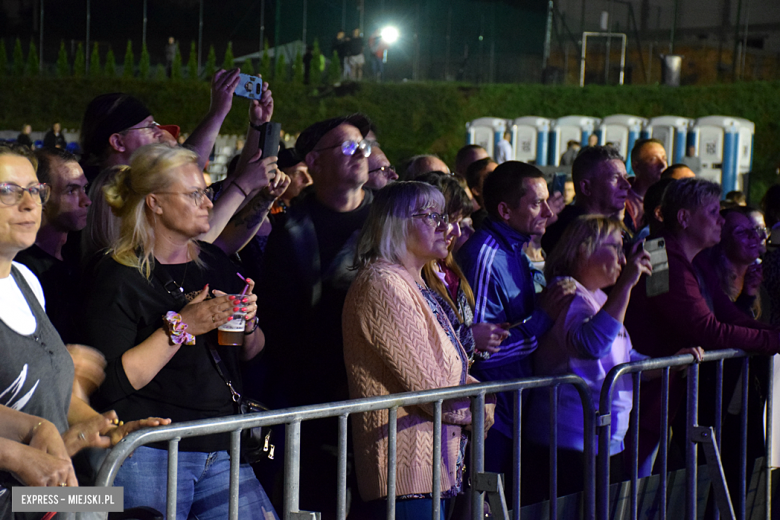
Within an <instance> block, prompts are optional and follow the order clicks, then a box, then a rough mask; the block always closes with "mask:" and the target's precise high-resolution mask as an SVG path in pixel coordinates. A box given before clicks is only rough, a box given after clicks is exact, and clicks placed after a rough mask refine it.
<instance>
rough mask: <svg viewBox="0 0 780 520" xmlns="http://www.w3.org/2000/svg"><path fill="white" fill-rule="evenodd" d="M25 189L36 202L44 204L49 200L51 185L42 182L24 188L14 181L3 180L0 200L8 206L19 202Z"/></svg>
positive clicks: (0, 187)
mask: <svg viewBox="0 0 780 520" xmlns="http://www.w3.org/2000/svg"><path fill="white" fill-rule="evenodd" d="M25 191H26V192H27V193H29V194H30V197H31V198H32V200H33V201H34V202H35V203H36V204H39V205H44V204H46V201H47V200H49V194H51V187H50V186H49V185H47V184H45V183H42V182H41V183H38V184H33V185H32V186H30V187H28V188H22V187H21V186H19V185H18V184H14V183H12V182H3V183H0V202H2V203H3V204H4V205H6V206H13V205H15V204H19V202H20V201H21V200H22V196H23V195H24V192H25Z"/></svg>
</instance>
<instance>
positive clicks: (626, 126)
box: [599, 114, 647, 174]
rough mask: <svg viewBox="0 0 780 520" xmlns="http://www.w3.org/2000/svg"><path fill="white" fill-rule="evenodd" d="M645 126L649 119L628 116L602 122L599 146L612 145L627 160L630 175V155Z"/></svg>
mask: <svg viewBox="0 0 780 520" xmlns="http://www.w3.org/2000/svg"><path fill="white" fill-rule="evenodd" d="M645 125H647V119H645V118H644V117H639V116H630V115H627V114H615V115H612V116H607V117H605V118H604V119H602V120H601V126H600V127H599V129H600V130H601V140H600V141H599V144H602V145H603V144H607V143H612V146H613V147H614V148H616V149H617V150H618V151H619V152H620V155H622V156H623V158H624V159H625V160H626V170H627V171H628V173H629V174H631V173H632V170H631V159H630V157H629V155H630V154H631V150H632V149H633V148H634V143H635V142H636V140H637V139H639V138H640V137H641V133H642V130H644V127H645Z"/></svg>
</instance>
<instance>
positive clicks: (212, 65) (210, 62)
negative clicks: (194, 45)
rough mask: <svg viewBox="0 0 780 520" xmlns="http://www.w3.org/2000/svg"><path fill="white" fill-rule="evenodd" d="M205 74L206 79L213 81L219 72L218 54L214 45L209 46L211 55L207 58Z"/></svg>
mask: <svg viewBox="0 0 780 520" xmlns="http://www.w3.org/2000/svg"><path fill="white" fill-rule="evenodd" d="M203 72H204V73H205V74H206V79H207V80H209V81H211V78H213V77H214V74H215V73H216V72H217V52H216V51H215V50H214V45H211V46H209V55H208V57H207V58H206V66H205V67H204V70H203Z"/></svg>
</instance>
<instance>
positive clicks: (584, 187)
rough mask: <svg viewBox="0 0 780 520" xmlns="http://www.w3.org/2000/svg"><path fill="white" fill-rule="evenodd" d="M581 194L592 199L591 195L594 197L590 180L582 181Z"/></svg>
mask: <svg viewBox="0 0 780 520" xmlns="http://www.w3.org/2000/svg"><path fill="white" fill-rule="evenodd" d="M580 193H582V194H583V195H585V196H586V197H590V196H591V195H593V192H592V190H591V189H590V179H582V180H581V181H580Z"/></svg>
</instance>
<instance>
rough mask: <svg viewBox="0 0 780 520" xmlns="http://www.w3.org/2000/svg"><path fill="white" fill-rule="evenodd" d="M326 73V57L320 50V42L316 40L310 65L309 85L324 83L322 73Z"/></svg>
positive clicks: (312, 47) (312, 48)
mask: <svg viewBox="0 0 780 520" xmlns="http://www.w3.org/2000/svg"><path fill="white" fill-rule="evenodd" d="M324 71H325V57H324V56H323V55H322V51H321V50H320V41H319V40H318V39H317V38H314V43H313V44H312V46H311V62H310V63H309V83H311V84H312V85H319V84H320V83H321V82H322V73H323V72H324Z"/></svg>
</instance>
